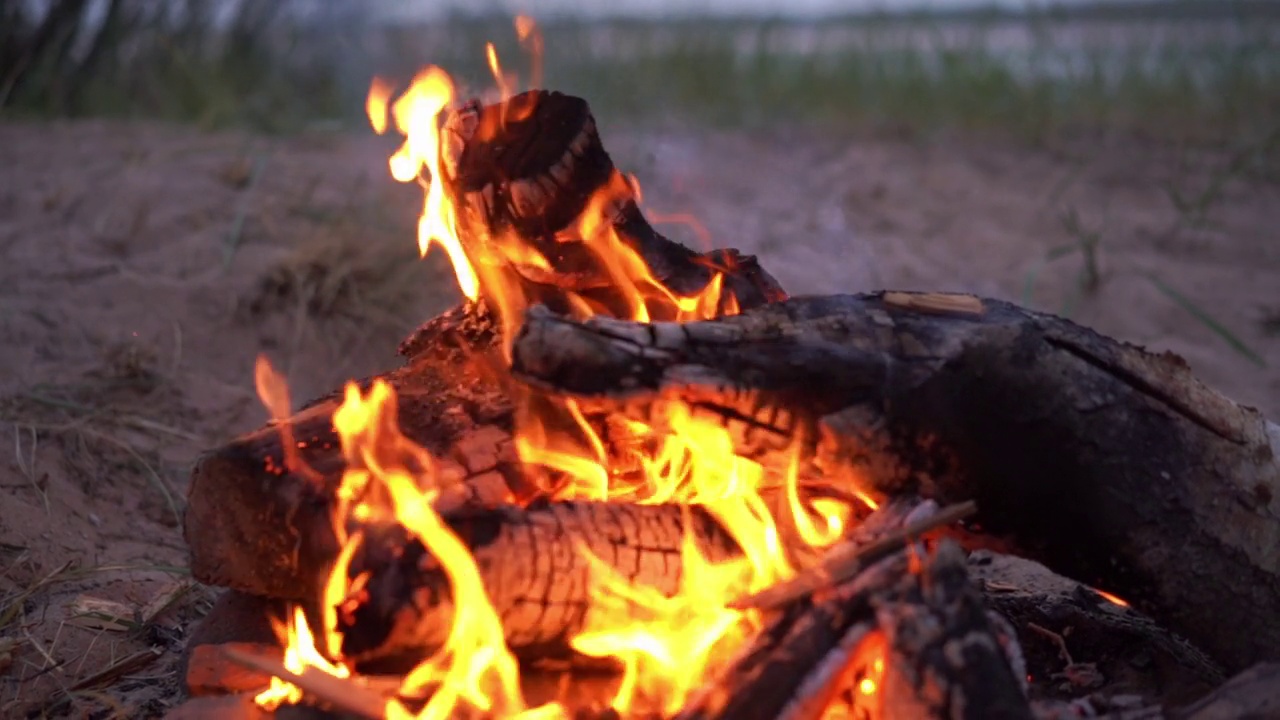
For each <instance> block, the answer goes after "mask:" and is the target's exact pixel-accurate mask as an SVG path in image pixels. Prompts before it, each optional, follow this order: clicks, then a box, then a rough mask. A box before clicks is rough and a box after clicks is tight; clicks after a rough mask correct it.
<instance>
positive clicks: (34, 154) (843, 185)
mask: <svg viewBox="0 0 1280 720" xmlns="http://www.w3.org/2000/svg"><path fill="white" fill-rule="evenodd" d="M603 133H604V139H605V142H606V145H607V146H608V147H609V148H610V149H611V151H612V152H613V154H614V157H615V159H616V160H617V162H618V164H619V165H620V166H622V167H623V168H624V169H626V170H630V171H632V172H635V173H636V174H637V176H638V178H639V180H640V181H641V183H642V186H643V188H644V191H645V206H646V209H647V212H648V213H649V214H650V216H651V217H652V218H653V219H655V220H665V221H664V223H663V224H661V225H659V229H660V230H662V231H664V232H668V233H670V234H672V235H673V236H674V237H677V238H679V239H681V240H684V241H686V242H688V243H690V244H692V245H698V246H701V245H703V244H705V243H708V242H709V243H711V244H713V245H716V246H733V247H738V248H740V249H742V250H744V251H747V252H752V253H756V254H758V255H759V256H760V258H761V260H762V262H763V263H764V264H765V266H766V267H767V268H768V269H769V270H770V271H772V272H773V273H774V274H775V275H776V276H777V277H778V279H779V280H781V281H782V283H783V284H784V286H785V287H787V288H788V289H789V290H790V291H791V292H792V293H793V294H804V293H830V292H854V291H861V290H870V289H879V288H900V289H929V290H952V291H971V292H976V293H980V294H984V295H990V296H996V297H1001V298H1006V299H1010V300H1014V301H1017V302H1023V303H1025V304H1029V305H1032V306H1035V307H1037V308H1041V309H1044V310H1048V311H1052V312H1060V313H1067V314H1069V315H1070V317H1072V318H1073V319H1075V320H1077V321H1079V322H1081V323H1083V324H1086V325H1089V326H1091V327H1094V328H1095V329H1097V330H1099V331H1101V332H1103V333H1106V334H1109V335H1112V336H1114V337H1117V338H1120V339H1124V340H1128V341H1132V342H1135V343H1139V344H1142V345H1146V346H1148V347H1150V348H1152V349H1155V350H1169V351H1173V352H1175V353H1177V354H1179V355H1181V356H1183V357H1184V358H1186V360H1187V361H1188V362H1189V363H1190V365H1191V367H1192V368H1193V369H1194V370H1195V371H1196V372H1197V373H1198V374H1199V376H1200V377H1201V378H1202V379H1203V380H1204V381H1205V382H1207V383H1208V384H1209V385H1211V386H1213V387H1215V388H1217V389H1219V390H1220V391H1222V392H1223V393H1225V394H1226V395H1228V396H1229V397H1232V398H1233V399H1236V400H1238V401H1240V402H1242V403H1245V404H1248V405H1253V406H1255V407H1258V408H1259V409H1261V410H1262V411H1263V412H1265V413H1267V414H1268V415H1269V416H1271V417H1273V418H1274V417H1277V416H1280V239H1278V237H1277V236H1278V234H1280V232H1278V230H1277V229H1278V228H1280V173H1278V172H1277V170H1276V167H1275V159H1274V158H1272V159H1271V160H1270V163H1271V166H1270V167H1268V166H1267V165H1266V164H1265V162H1263V161H1259V162H1253V159H1252V158H1250V159H1249V162H1241V163H1236V165H1237V166H1239V167H1240V168H1243V169H1242V170H1239V171H1236V172H1230V173H1228V172H1226V171H1225V170H1224V168H1227V167H1228V166H1230V165H1231V164H1232V159H1233V158H1232V156H1231V155H1230V154H1229V153H1226V152H1223V151H1209V150H1199V151H1190V150H1179V149H1176V148H1169V147H1157V146H1154V145H1152V144H1150V143H1146V142H1143V141H1141V140H1138V139H1133V138H1123V139H1099V138H1087V139H1086V138H1080V139H1075V140H1071V141H1060V142H1056V143H1054V144H1053V145H1051V146H1042V147H1029V146H1027V145H1026V144H1024V143H1021V142H1019V141H1016V140H1011V139H1007V138H1003V139H1002V138H990V137H988V138H975V137H961V136H937V137H933V138H928V139H920V138H915V139H904V138H897V137H891V136H884V135H851V136H848V137H825V136H824V137H818V136H814V135H812V134H809V133H805V132H801V131H798V130H797V131H792V132H781V131H778V132H774V133H771V134H767V135H766V134H760V133H755V134H748V133H726V132H712V131H710V130H700V129H690V128H673V129H664V130H661V131H655V130H651V129H650V130H638V129H633V128H626V127H610V126H608V124H607V123H606V124H605V126H604V127H603ZM390 148H391V144H389V142H388V141H386V140H385V139H380V138H371V137H365V136H346V135H310V136H299V137H289V138H267V137H258V136H251V135H245V134H237V133H222V134H208V133H201V132H199V131H196V130H191V129H186V128H180V127H173V126H164V125H152V124H140V123H115V122H76V123H55V124H40V125H36V124H21V123H18V124H14V123H10V124H0V258H3V261H2V262H0V308H2V309H3V312H0V348H3V352H2V353H0V420H3V421H4V422H3V423H0V432H2V434H3V437H0V441H3V443H4V450H2V451H0V715H3V716H5V717H10V716H13V715H15V714H16V713H19V712H23V711H28V710H32V709H40V708H45V709H47V710H51V711H52V714H72V715H76V716H80V715H83V714H84V713H86V712H88V711H90V710H91V709H93V708H95V707H102V702H103V701H102V699H101V698H100V697H96V696H94V695H93V694H91V693H90V692H88V691H93V690H103V689H105V691H106V696H108V697H110V698H112V701H113V702H116V703H119V708H120V712H121V713H122V715H121V716H122V717H146V716H152V715H158V714H163V712H164V710H165V709H166V708H167V707H168V706H169V705H170V704H171V703H173V702H175V701H176V699H177V697H178V688H179V679H178V678H177V677H176V675H175V663H176V658H177V657H178V654H179V652H180V651H181V648H182V646H183V642H184V637H185V633H186V630H187V628H188V627H189V625H190V623H191V622H192V621H193V620H194V619H196V618H198V617H199V615H200V614H201V613H202V612H203V611H204V609H205V608H207V605H208V602H209V599H210V597H212V591H210V590H209V589H207V588H201V587H190V588H186V590H185V591H184V592H182V593H181V594H178V595H176V596H175V599H174V601H173V602H172V604H171V605H170V606H169V607H168V608H167V609H165V610H164V611H163V612H161V613H160V614H159V615H158V616H157V617H156V619H155V621H154V622H152V623H150V624H149V625H148V626H147V627H146V628H145V629H143V630H141V631H132V632H129V631H124V632H121V631H111V630H102V629H92V628H85V627H82V626H79V625H76V624H74V623H71V622H69V618H70V616H71V614H72V607H73V603H74V601H76V599H77V598H79V597H82V596H91V597H93V598H100V599H104V600H111V601H115V602H119V603H123V604H124V605H125V606H127V607H129V608H136V609H138V610H139V611H141V609H142V608H143V607H144V606H146V605H147V604H148V603H150V602H152V601H153V600H155V599H156V598H157V597H167V596H168V595H170V594H172V593H175V592H177V591H178V590H181V589H182V588H184V587H185V585H186V583H185V580H184V575H183V571H182V567H183V564H184V562H185V549H184V547H183V542H182V537H181V528H180V523H179V521H178V514H177V513H178V512H179V511H180V505H181V501H182V498H183V496H184V494H185V490H186V482H187V473H188V470H189V467H190V464H191V462H192V460H193V459H194V457H195V456H196V454H197V453H199V452H200V451H201V450H202V449H204V448H208V447H211V446H213V445H215V444H217V443H220V442H222V441H224V440H226V439H228V438H229V437H231V436H232V435H234V434H235V433H238V432H242V431H245V430H249V429H251V428H253V427H256V426H257V425H259V424H261V423H262V422H263V421H264V420H265V418H266V413H265V411H264V410H262V409H261V406H260V405H259V403H258V402H257V400H256V397H255V393H254V387H253V364H254V359H255V357H256V356H257V355H258V354H259V353H262V352H265V353H267V354H268V356H269V357H270V358H271V359H272V360H273V362H274V363H275V364H276V365H277V367H279V368H280V369H282V370H284V371H285V372H286V374H287V376H288V378H289V380H290V383H291V385H292V387H293V388H294V399H295V401H297V400H305V399H308V398H310V397H311V396H314V395H317V394H320V393H322V392H324V391H327V390H329V389H331V388H333V387H336V386H337V385H338V384H340V383H341V382H342V381H343V380H344V379H347V378H351V377H359V376H363V375H367V374H369V373H372V372H376V371H379V370H383V369H387V368H390V367H392V366H393V365H394V364H395V363H396V358H395V347H396V343H397V342H398V341H399V339H400V338H401V337H402V336H404V335H405V334H407V333H408V331H409V330H411V329H412V328H413V327H414V325H415V324H416V323H417V322H419V321H421V320H423V319H425V318H427V317H430V316H431V315H433V314H434V313H436V312H438V311H439V310H441V309H443V308H444V307H446V306H447V305H448V304H450V303H452V302H454V301H456V299H457V297H458V294H457V290H456V289H455V287H454V285H453V280H452V275H451V273H450V271H449V269H448V268H447V267H446V266H445V265H444V264H443V258H442V257H441V256H439V255H433V256H429V257H428V258H427V259H426V260H425V261H418V260H417V259H416V248H415V246H414V236H413V224H414V217H415V215H416V212H417V210H418V207H419V203H420V194H419V191H418V189H417V188H416V187H412V186H402V185H398V184H397V183H395V182H394V181H392V180H391V179H390V178H389V177H388V176H387V174H386V171H385V157H386V154H387V153H388V152H389V150H390ZM1171 188H1173V189H1176V192H1175V191H1174V190H1171ZM1206 188H1208V189H1210V190H1212V192H1211V193H1210V198H1211V200H1212V202H1209V203H1204V205H1205V208H1204V212H1202V213H1197V212H1191V213H1188V212H1186V211H1185V209H1184V210H1183V211H1180V210H1179V209H1178V207H1177V203H1175V202H1174V200H1173V197H1174V196H1175V195H1176V196H1179V197H1182V198H1183V199H1184V200H1185V199H1187V198H1194V197H1195V196H1198V195H1202V194H1204V192H1205V190H1206ZM1183 204H1184V205H1185V204H1186V203H1183ZM685 216H689V217H693V218H696V219H697V221H698V223H699V225H700V230H698V231H695V229H694V228H693V227H692V226H690V225H689V224H688V223H686V222H684V217H685ZM1073 218H1074V221H1073ZM1073 225H1074V231H1072V229H1071V228H1072V227H1073ZM1090 237H1092V238H1095V239H1096V248H1097V249H1096V253H1097V265H1098V270H1099V273H1098V277H1097V279H1096V284H1095V285H1090V286H1088V287H1083V286H1082V283H1081V282H1080V273H1081V269H1082V267H1084V263H1083V260H1082V256H1081V254H1079V253H1078V252H1073V253H1071V254H1066V255H1064V256H1062V257H1060V258H1058V259H1056V260H1054V261H1052V262H1049V263H1045V262H1044V258H1045V257H1046V255H1047V254H1048V253H1050V252H1051V250H1052V249H1054V248H1057V247H1059V246H1064V245H1067V246H1070V245H1073V244H1077V243H1078V241H1079V240H1080V239H1081V238H1086V239H1087V238H1090ZM1032 278H1033V280H1034V281H1033V282H1031V281H1030V280H1031V279H1032ZM1084 285H1088V283H1084ZM1161 285H1163V286H1164V287H1165V288H1168V289H1171V290H1173V291H1175V292H1176V293H1178V294H1180V296H1181V297H1183V298H1184V299H1185V300H1186V301H1188V302H1189V303H1191V304H1192V305H1194V307H1195V308H1196V309H1199V310H1200V311H1202V312H1204V313H1207V314H1208V315H1209V316H1210V317H1211V318H1212V319H1213V320H1214V321H1216V322H1217V323H1220V324H1221V325H1222V326H1223V327H1224V328H1226V329H1227V330H1229V332H1231V333H1232V334H1234V336H1236V337H1237V338H1238V339H1239V340H1240V341H1241V342H1243V343H1244V344H1245V345H1246V346H1247V348H1248V349H1249V350H1250V351H1251V352H1253V353H1255V354H1256V355H1257V356H1258V357H1257V358H1256V359H1251V358H1250V357H1248V356H1247V355H1246V354H1245V353H1243V352H1241V351H1238V350H1236V349H1233V348H1232V347H1231V346H1230V345H1229V344H1228V343H1227V342H1225V341H1224V340H1223V339H1222V338H1221V337H1220V336H1219V335H1217V334H1215V332H1214V331H1212V330H1211V329H1209V328H1208V327H1207V326H1206V324H1205V323H1204V322H1202V321H1201V320H1198V319H1197V318H1196V316H1195V315H1194V314H1193V311H1190V310H1188V308H1187V307H1186V306H1185V304H1180V303H1179V302H1178V301H1177V300H1175V299H1174V298H1173V297H1171V296H1170V294H1169V293H1168V292H1165V291H1162V290H1161V289H1160V288H1161ZM1259 361H1261V362H1263V363H1265V366H1264V365H1262V364H1260V363H1259ZM295 404H296V402H295ZM147 653H150V654H149V655H148V654H147ZM126 659H127V660H129V662H130V663H131V664H129V665H127V666H125V667H124V670H123V671H121V672H118V673H115V675H116V676H115V677H110V675H111V673H109V677H108V678H107V679H106V680H104V681H102V682H95V679H94V677H93V676H94V675H95V673H99V672H100V671H102V670H104V669H105V668H109V667H110V666H112V664H113V663H118V662H120V661H121V660H126ZM81 686H84V687H81ZM59 698H69V700H67V701H65V702H63V703H62V704H61V705H57V706H52V705H49V703H51V702H55V701H57V700H58V699H59Z"/></svg>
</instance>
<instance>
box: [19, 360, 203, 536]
mask: <svg viewBox="0 0 1280 720" xmlns="http://www.w3.org/2000/svg"><path fill="white" fill-rule="evenodd" d="M183 408H184V404H183V402H182V396H181V392H180V390H179V389H178V388H177V387H175V386H174V385H173V384H172V383H171V382H169V380H168V379H167V378H166V377H165V376H164V375H162V374H161V373H160V372H159V370H158V361H157V358H156V357H155V356H154V355H153V354H152V353H150V352H148V351H146V350H145V349H143V348H141V347H140V346H138V345H135V344H126V345H117V346H112V347H109V348H107V350H106V352H105V353H104V356H103V363H102V365H101V366H99V367H97V368H94V369H92V370H91V371H89V372H87V373H86V374H85V375H84V376H83V377H82V378H81V379H80V380H79V381H76V382H70V383H65V384H42V385H35V386H33V387H31V388H29V389H27V390H23V391H21V392H18V393H15V394H13V395H11V396H9V397H7V398H3V399H0V421H4V422H7V423H11V424H12V425H13V427H14V446H15V452H16V455H17V457H18V464H19V469H20V470H21V471H22V473H23V475H24V476H25V477H26V478H27V479H28V480H29V481H30V482H31V483H32V485H33V486H34V487H35V488H36V491H37V493H38V494H39V495H40V496H41V497H42V499H43V502H44V504H45V509H46V511H48V510H49V504H48V498H47V496H45V491H44V487H43V484H42V478H41V477H40V476H39V475H38V474H37V473H36V470H35V458H36V449H37V447H38V446H39V444H40V443H42V442H46V441H50V442H53V443H54V444H55V445H56V446H57V447H59V448H60V449H61V451H62V452H61V456H62V458H63V461H64V463H65V464H66V467H67V469H68V470H69V471H70V472H72V473H73V474H74V475H75V476H77V477H78V478H80V480H81V482H82V483H83V485H84V487H85V488H86V490H91V489H92V488H94V487H95V486H97V485H98V484H99V482H101V481H102V480H104V479H107V478H111V477H112V476H113V475H115V474H117V473H120V472H123V473H125V474H128V475H134V476H139V475H140V476H142V477H144V478H146V479H147V481H148V482H149V483H150V484H151V486H152V487H153V489H154V490H155V491H156V492H157V493H158V494H159V495H160V497H161V498H162V500H163V502H164V505H165V507H166V508H167V510H168V512H169V514H170V515H171V516H172V521H173V523H174V524H180V523H181V521H182V501H181V498H180V494H179V493H177V492H176V491H175V490H174V488H173V486H172V484H171V483H170V481H169V480H168V478H167V476H168V472H167V470H166V468H165V465H164V462H163V461H162V459H161V458H160V456H159V453H158V452H157V450H156V447H157V446H158V445H159V444H160V441H163V440H168V441H173V440H174V439H181V440H188V441H199V440H200V438H199V437H198V436H196V435H195V434H193V433H191V432H190V431H188V430H186V429H185V428H184V427H183V424H182V423H181V422H174V420H175V419H176V420H178V421H181V419H182V416H183V414H184V410H183Z"/></svg>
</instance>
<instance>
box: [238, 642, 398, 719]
mask: <svg viewBox="0 0 1280 720" xmlns="http://www.w3.org/2000/svg"><path fill="white" fill-rule="evenodd" d="M223 652H224V653H225V654H226V656H227V659H228V660H231V661H232V662H234V663H237V664H239V665H243V666H244V667H247V668H249V669H250V670H257V671H258V672H261V673H265V674H267V675H274V676H275V677H278V678H280V679H281V680H284V681H285V682H287V683H289V684H291V685H293V686H295V687H297V688H298V689H300V690H302V692H304V693H306V694H307V695H310V696H311V697H313V698H315V699H317V700H320V701H322V702H325V703H327V704H329V705H331V706H333V707H334V708H336V709H338V710H342V711H344V712H349V713H351V714H353V715H357V716H359V717H361V718H366V719H367V720H381V718H382V717H384V716H385V715H386V707H387V699H386V698H385V697H383V696H382V695H380V694H378V693H377V692H375V691H373V690H371V689H369V688H367V687H364V686H362V685H361V684H359V683H357V682H353V681H351V680H347V679H344V678H340V677H335V676H333V675H330V674H329V673H326V672H324V671H323V670H317V669H315V668H307V669H305V670H303V671H302V672H301V673H295V672H293V671H291V670H289V669H288V668H286V667H285V666H284V663H283V662H281V661H280V660H277V659H275V658H271V657H266V656H260V655H255V654H253V653H247V652H244V651H243V650H238V649H235V648H226V649H225V650H223Z"/></svg>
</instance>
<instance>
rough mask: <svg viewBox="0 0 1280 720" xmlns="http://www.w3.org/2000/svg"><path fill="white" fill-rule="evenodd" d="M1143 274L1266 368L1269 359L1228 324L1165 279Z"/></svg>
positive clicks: (1227, 341) (1233, 346) (1233, 347)
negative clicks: (1219, 320)
mask: <svg viewBox="0 0 1280 720" xmlns="http://www.w3.org/2000/svg"><path fill="white" fill-rule="evenodd" d="M1142 276H1143V277H1145V278H1146V279H1147V280H1148V281H1150V283H1151V284H1152V285H1154V286H1155V288H1156V289H1157V290H1159V291H1160V292H1161V293H1163V294H1164V295H1165V297H1167V298H1169V299H1170V300H1172V301H1174V302H1175V303H1177V304H1178V305H1179V306H1180V307H1181V308H1182V309H1183V310H1186V311H1187V312H1189V313H1191V316H1192V317H1194V318H1195V319H1196V320H1199V321H1200V323H1201V324H1202V325H1204V326H1205V327H1207V328H1209V330H1211V331H1213V333H1214V334H1215V335H1217V336H1218V337H1220V338H1222V339H1223V341H1225V342H1226V343H1227V344H1228V345H1230V346H1231V348H1232V349H1233V350H1235V351H1236V352H1238V353H1240V354H1241V355H1243V356H1245V357H1246V358H1248V359H1249V360H1250V361H1251V362H1252V363H1253V364H1254V365H1257V366H1258V367H1262V368H1264V367H1266V366H1267V361H1266V360H1264V359H1263V358H1262V356H1261V355H1259V354H1258V353H1257V351H1255V350H1254V349H1253V348H1251V347H1249V345H1248V344H1246V343H1245V342H1244V341H1243V340H1241V339H1240V338H1239V337H1238V336H1237V335H1236V334H1235V333H1233V332H1231V331H1230V330H1228V329H1227V328H1226V326H1224V325H1223V324H1222V323H1220V322H1218V321H1217V319H1215V318H1214V317H1213V316H1212V315H1210V314H1209V313H1208V312H1206V311H1205V310H1204V309H1203V308H1201V307H1200V306H1199V305H1197V304H1196V303H1194V302H1192V301H1191V299H1190V298H1188V297H1187V296H1186V295H1183V294H1182V293H1180V292H1178V291H1177V290H1175V289H1173V288H1172V287H1170V286H1169V285H1168V284H1167V283H1165V282H1164V281H1163V280H1161V279H1160V278H1158V277H1156V276H1155V275H1152V274H1151V273H1142Z"/></svg>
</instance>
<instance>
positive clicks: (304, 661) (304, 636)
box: [253, 607, 351, 710]
mask: <svg viewBox="0 0 1280 720" xmlns="http://www.w3.org/2000/svg"><path fill="white" fill-rule="evenodd" d="M271 626H272V629H274V630H275V633H276V637H278V638H279V639H280V642H281V644H282V645H283V646H284V648H285V650H284V666H285V669H287V670H288V671H289V672H292V673H299V674H300V673H302V672H303V671H304V670H306V669H307V668H316V669H318V670H323V671H324V672H327V673H329V674H330V675H334V676H336V677H340V678H345V677H350V675H351V670H350V669H349V668H347V667H346V666H343V665H335V664H333V663H330V662H329V661H328V660H326V659H325V657H324V656H323V655H321V654H320V652H319V651H318V650H316V643H315V637H314V636H313V635H312V634H311V629H310V628H309V627H307V618H306V615H304V614H303V612H302V608H301V607H295V608H294V609H293V614H292V616H291V617H290V620H289V622H288V623H282V622H280V621H279V620H276V619H275V618H272V620H271ZM300 700H302V690H300V689H299V688H298V687H296V686H294V685H293V684H291V683H287V682H285V681H284V680H281V679H280V678H278V677H273V678H271V685H270V687H268V688H267V689H266V690H263V691H262V692H260V693H258V695H257V696H255V697H254V698H253V701H254V702H255V703H257V704H258V705H259V706H260V707H262V708H264V709H266V710H274V709H276V708H277V707H279V706H280V705H283V704H285V703H296V702H299V701H300Z"/></svg>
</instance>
